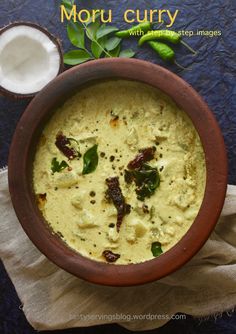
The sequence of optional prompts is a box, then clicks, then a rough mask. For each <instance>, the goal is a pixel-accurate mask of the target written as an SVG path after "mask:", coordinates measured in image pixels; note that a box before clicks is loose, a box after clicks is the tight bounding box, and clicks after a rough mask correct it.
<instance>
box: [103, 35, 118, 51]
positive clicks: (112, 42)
mask: <svg viewBox="0 0 236 334" xmlns="http://www.w3.org/2000/svg"><path fill="white" fill-rule="evenodd" d="M120 42H121V38H118V37H111V38H109V39H108V40H107V41H106V44H105V48H106V49H107V51H111V50H114V49H115V48H116V47H117V46H118V45H119V44H120Z"/></svg>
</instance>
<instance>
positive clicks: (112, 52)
mask: <svg viewBox="0 0 236 334" xmlns="http://www.w3.org/2000/svg"><path fill="white" fill-rule="evenodd" d="M109 54H110V55H111V56H112V57H119V54H120V45H118V46H117V47H116V48H115V49H114V50H111V51H109Z"/></svg>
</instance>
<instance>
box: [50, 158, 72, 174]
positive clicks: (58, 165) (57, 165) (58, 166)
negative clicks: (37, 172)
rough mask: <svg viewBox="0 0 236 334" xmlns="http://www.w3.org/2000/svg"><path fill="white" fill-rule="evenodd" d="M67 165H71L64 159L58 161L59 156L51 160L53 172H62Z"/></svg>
mask: <svg viewBox="0 0 236 334" xmlns="http://www.w3.org/2000/svg"><path fill="white" fill-rule="evenodd" d="M66 167H69V165H68V163H67V162H65V161H64V160H62V161H61V162H59V161H57V158H53V159H52V162H51V171H52V172H53V173H56V172H58V173H59V172H61V171H62V170H63V169H65V168H66Z"/></svg>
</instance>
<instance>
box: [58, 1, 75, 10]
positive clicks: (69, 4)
mask: <svg viewBox="0 0 236 334" xmlns="http://www.w3.org/2000/svg"><path fill="white" fill-rule="evenodd" d="M74 3H75V0H62V2H61V5H62V6H64V7H65V9H66V11H67V12H70V11H71V10H72V7H73V5H74Z"/></svg>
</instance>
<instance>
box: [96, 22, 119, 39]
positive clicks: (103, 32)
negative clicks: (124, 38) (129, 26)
mask: <svg viewBox="0 0 236 334" xmlns="http://www.w3.org/2000/svg"><path fill="white" fill-rule="evenodd" d="M118 30H119V29H118V28H116V27H112V26H107V25H106V24H103V25H101V27H99V29H98V30H97V34H96V37H97V39H99V38H101V37H103V36H107V35H109V34H110V33H112V32H114V31H118Z"/></svg>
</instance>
